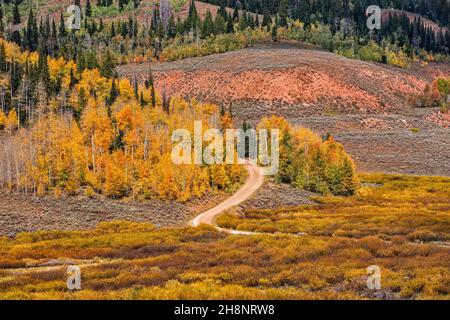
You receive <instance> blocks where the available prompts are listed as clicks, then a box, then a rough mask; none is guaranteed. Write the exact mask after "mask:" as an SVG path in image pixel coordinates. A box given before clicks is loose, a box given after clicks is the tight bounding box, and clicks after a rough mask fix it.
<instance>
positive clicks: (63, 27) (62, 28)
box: [59, 12, 67, 37]
mask: <svg viewBox="0 0 450 320" xmlns="http://www.w3.org/2000/svg"><path fill="white" fill-rule="evenodd" d="M59 36H60V37H65V36H67V30H66V24H65V21H64V15H63V13H62V12H61V16H60V18H59Z"/></svg>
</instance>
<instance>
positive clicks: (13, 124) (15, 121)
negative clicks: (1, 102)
mask: <svg viewBox="0 0 450 320" xmlns="http://www.w3.org/2000/svg"><path fill="white" fill-rule="evenodd" d="M0 125H1V123H0ZM4 126H5V128H6V130H7V131H8V132H9V133H12V131H13V130H16V129H17V128H18V126H19V118H18V117H17V113H16V110H15V109H12V110H11V111H9V113H8V117H6V121H5V123H4Z"/></svg>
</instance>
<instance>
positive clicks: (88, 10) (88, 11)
mask: <svg viewBox="0 0 450 320" xmlns="http://www.w3.org/2000/svg"><path fill="white" fill-rule="evenodd" d="M84 14H85V15H86V17H90V16H92V8H91V0H87V1H86V8H85V10H84Z"/></svg>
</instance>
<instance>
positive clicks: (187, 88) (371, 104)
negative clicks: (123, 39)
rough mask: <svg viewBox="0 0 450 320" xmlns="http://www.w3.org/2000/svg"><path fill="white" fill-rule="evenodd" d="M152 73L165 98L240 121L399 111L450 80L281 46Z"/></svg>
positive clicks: (431, 68) (440, 69)
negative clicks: (205, 104)
mask: <svg viewBox="0 0 450 320" xmlns="http://www.w3.org/2000/svg"><path fill="white" fill-rule="evenodd" d="M148 69H149V65H148V64H128V65H125V66H121V67H119V68H118V71H119V74H120V76H128V77H134V76H135V75H138V77H140V78H141V80H143V79H144V78H145V77H146V76H147V75H148ZM153 69H154V71H155V74H156V83H157V86H159V87H160V88H161V86H162V85H163V84H165V85H167V88H168V89H169V91H170V92H171V93H172V94H177V95H181V96H184V97H195V98H197V99H199V100H203V101H212V102H216V103H222V102H225V103H232V104H233V105H236V108H235V110H234V111H235V112H236V114H238V115H239V116H240V117H241V118H245V119H258V118H259V117H261V116H263V115H270V114H281V115H284V116H287V117H294V116H300V115H318V114H322V115H330V114H348V113H387V112H392V111H394V110H404V109H407V108H409V107H408V106H407V103H406V97H407V96H408V95H410V94H412V93H417V92H419V91H421V90H423V88H424V86H425V85H426V84H427V83H429V82H430V81H431V79H433V78H434V77H436V76H445V75H446V76H448V75H450V64H430V65H428V66H425V67H419V66H414V67H412V68H411V69H400V68H396V67H392V66H386V65H381V64H374V63H368V62H363V61H359V60H351V59H347V58H344V57H341V56H337V55H335V54H332V53H329V52H324V51H317V50H304V49H299V48H296V47H294V46H291V45H287V44H278V45H275V46H274V45H270V46H268V45H261V46H260V47H257V48H251V49H245V50H240V51H236V52H228V53H225V54H219V55H212V56H207V57H201V58H191V59H185V60H182V61H176V62H168V63H161V64H156V65H154V66H153Z"/></svg>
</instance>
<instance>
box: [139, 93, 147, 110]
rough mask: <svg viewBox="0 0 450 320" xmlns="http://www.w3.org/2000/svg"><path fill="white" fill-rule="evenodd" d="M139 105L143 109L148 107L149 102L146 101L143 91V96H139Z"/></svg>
mask: <svg viewBox="0 0 450 320" xmlns="http://www.w3.org/2000/svg"><path fill="white" fill-rule="evenodd" d="M139 104H140V105H141V107H145V106H146V105H147V101H146V100H145V99H144V94H143V93H142V91H141V94H140V96H139Z"/></svg>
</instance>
